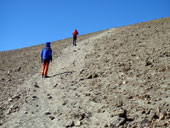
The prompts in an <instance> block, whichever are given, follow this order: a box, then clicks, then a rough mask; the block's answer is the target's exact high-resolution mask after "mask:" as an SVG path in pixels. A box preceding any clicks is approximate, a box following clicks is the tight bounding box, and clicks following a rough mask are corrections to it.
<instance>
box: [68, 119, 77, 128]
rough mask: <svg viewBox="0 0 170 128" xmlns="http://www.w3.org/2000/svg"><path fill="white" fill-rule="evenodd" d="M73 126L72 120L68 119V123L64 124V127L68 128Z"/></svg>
mask: <svg viewBox="0 0 170 128" xmlns="http://www.w3.org/2000/svg"><path fill="white" fill-rule="evenodd" d="M73 126H75V124H74V121H69V122H68V124H67V125H66V128H70V127H73Z"/></svg>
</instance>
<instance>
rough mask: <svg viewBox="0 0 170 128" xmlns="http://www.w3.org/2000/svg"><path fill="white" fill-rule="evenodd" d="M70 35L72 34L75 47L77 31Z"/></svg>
mask: <svg viewBox="0 0 170 128" xmlns="http://www.w3.org/2000/svg"><path fill="white" fill-rule="evenodd" d="M72 34H73V45H74V46H76V40H77V35H78V34H79V33H78V31H77V29H75V30H74V32H73V33H72Z"/></svg>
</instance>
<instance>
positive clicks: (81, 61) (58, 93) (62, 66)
mask: <svg viewBox="0 0 170 128" xmlns="http://www.w3.org/2000/svg"><path fill="white" fill-rule="evenodd" d="M114 31H115V29H110V30H108V31H105V32H103V33H101V34H99V35H97V36H94V37H92V38H89V39H86V40H83V41H81V42H78V46H76V47H73V46H69V47H67V48H65V49H64V50H63V52H62V55H61V56H60V57H58V58H56V59H55V60H53V62H52V63H51V64H50V68H49V78H46V79H43V78H41V76H40V74H39V73H38V74H36V75H34V76H33V77H32V79H31V80H29V81H27V83H25V86H23V87H25V88H26V90H27V91H28V92H29V94H28V96H27V97H26V98H25V103H24V104H23V105H22V107H21V109H20V110H19V111H18V112H15V113H11V114H10V115H9V117H8V120H7V122H6V123H5V124H3V125H2V126H1V127H2V128H65V127H87V126H88V125H89V122H90V120H93V121H92V122H91V123H90V127H96V125H97V124H96V121H97V120H98V121H99V120H100V121H101V122H102V121H103V122H104V121H106V118H105V117H106V116H108V114H109V113H107V112H106V113H96V114H93V115H92V114H91V113H92V112H93V110H94V109H95V110H97V109H98V108H101V107H102V104H100V103H95V102H92V101H89V97H88V95H89V93H90V90H89V88H88V86H85V85H81V82H79V84H77V81H81V80H80V77H77V76H78V75H79V73H80V72H81V71H82V70H83V67H84V66H85V60H86V59H87V58H86V56H87V55H88V54H91V53H93V49H94V45H95V44H94V40H97V39H100V38H103V37H105V36H106V35H107V36H109V33H112V34H113V32H114ZM53 50H55V49H53ZM107 120H108V119H107ZM82 122H83V123H82ZM101 124H102V123H101ZM103 125H104V124H103ZM102 127H103V126H102Z"/></svg>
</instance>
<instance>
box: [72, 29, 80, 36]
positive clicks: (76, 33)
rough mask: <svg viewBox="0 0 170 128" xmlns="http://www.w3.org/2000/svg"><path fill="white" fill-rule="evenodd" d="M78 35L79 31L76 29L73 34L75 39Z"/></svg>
mask: <svg viewBox="0 0 170 128" xmlns="http://www.w3.org/2000/svg"><path fill="white" fill-rule="evenodd" d="M78 34H79V33H78V31H77V29H75V30H74V32H73V37H77V35H78Z"/></svg>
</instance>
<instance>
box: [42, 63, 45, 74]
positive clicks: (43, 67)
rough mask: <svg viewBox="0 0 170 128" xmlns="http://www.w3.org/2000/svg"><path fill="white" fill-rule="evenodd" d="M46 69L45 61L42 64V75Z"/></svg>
mask: <svg viewBox="0 0 170 128" xmlns="http://www.w3.org/2000/svg"><path fill="white" fill-rule="evenodd" d="M44 70H45V63H43V65H42V69H41V75H44Z"/></svg>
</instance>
